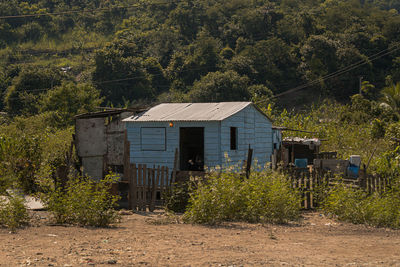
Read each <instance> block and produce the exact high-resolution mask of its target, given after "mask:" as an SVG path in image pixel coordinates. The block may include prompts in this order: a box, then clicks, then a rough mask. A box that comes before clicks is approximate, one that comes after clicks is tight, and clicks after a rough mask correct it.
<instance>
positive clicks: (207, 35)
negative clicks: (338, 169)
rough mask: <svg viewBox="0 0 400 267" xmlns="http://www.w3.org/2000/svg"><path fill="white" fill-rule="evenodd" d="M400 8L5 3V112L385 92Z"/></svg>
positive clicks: (124, 0)
mask: <svg viewBox="0 0 400 267" xmlns="http://www.w3.org/2000/svg"><path fill="white" fill-rule="evenodd" d="M399 10H400V3H398V1H393V0H370V1H368V0H351V1H341V0H334V1H333V0H331V1H322V0H319V1H310V0H283V1H267V0H244V1H243V0H230V1H218V0H207V1H204V0H202V1H197V0H195V1H187V0H181V1H154V0H148V1H131V0H115V1H105V0H96V1H74V0H36V1H29V2H28V1H26V2H24V1H16V0H9V1H2V2H1V3H0V21H1V23H0V48H1V50H0V58H1V61H0V95H1V100H2V101H1V104H0V108H1V109H2V110H3V111H5V112H7V113H8V114H10V115H25V116H26V115H34V114H38V113H40V112H44V111H55V110H57V109H58V108H59V107H60V105H61V106H63V107H64V108H67V107H68V108H69V109H71V112H72V111H77V110H76V109H78V110H79V109H81V110H82V111H84V110H87V109H88V108H90V106H91V105H92V106H93V105H99V104H100V103H101V104H102V105H104V106H105V105H107V106H127V105H132V104H150V103H154V102H158V101H168V102H171V101H230V100H253V101H256V102H260V103H263V104H265V103H267V102H268V101H269V100H270V99H271V96H272V95H274V96H276V100H277V101H278V103H281V106H283V107H286V106H290V107H293V106H298V105H300V104H304V103H306V104H309V103H311V102H315V101H319V100H321V99H324V98H333V99H335V100H337V101H340V102H348V101H349V96H352V95H354V94H356V93H358V92H359V87H360V85H359V84H360V77H362V78H361V79H362V81H364V83H366V87H368V88H367V89H366V90H367V91H368V92H366V94H367V95H368V97H370V98H372V99H378V98H379V97H380V94H379V93H380V90H381V89H383V88H384V87H386V86H388V85H390V84H393V83H395V82H397V81H398V80H399V79H400V51H399V49H400V48H399V47H398V45H399V41H400V40H399V38H400V16H399V14H398V11H399ZM293 89H294V90H293ZM97 92H98V93H97ZM70 97H71V98H72V99H71V98H70ZM58 102H62V103H58ZM74 102H80V103H79V104H77V105H75V106H74V105H72V107H71V106H70V103H74ZM92 102H93V103H92ZM82 103H84V104H86V105H82Z"/></svg>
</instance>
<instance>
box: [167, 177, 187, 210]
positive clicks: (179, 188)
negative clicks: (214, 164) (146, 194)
mask: <svg viewBox="0 0 400 267" xmlns="http://www.w3.org/2000/svg"><path fill="white" fill-rule="evenodd" d="M193 187H194V182H193V181H187V182H180V183H176V184H175V185H174V188H173V190H172V191H169V192H166V193H165V194H164V200H165V209H166V210H167V211H173V212H179V213H183V212H185V211H186V207H187V205H188V204H189V198H190V192H191V191H192V190H193Z"/></svg>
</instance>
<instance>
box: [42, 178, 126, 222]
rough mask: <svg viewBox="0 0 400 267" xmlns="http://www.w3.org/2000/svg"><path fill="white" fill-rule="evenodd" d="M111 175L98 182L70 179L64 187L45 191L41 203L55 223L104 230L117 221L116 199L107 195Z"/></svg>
mask: <svg viewBox="0 0 400 267" xmlns="http://www.w3.org/2000/svg"><path fill="white" fill-rule="evenodd" d="M116 180H117V177H116V176H115V175H107V176H106V177H105V178H104V179H102V180H100V181H98V182H97V181H94V180H93V179H89V178H81V177H80V178H71V179H70V181H69V182H68V185H67V187H66V188H52V189H48V190H47V192H46V193H44V194H42V200H43V201H44V202H45V204H46V207H47V209H48V210H49V211H50V213H51V214H52V215H53V218H54V220H55V222H56V223H58V224H76V225H81V226H95V227H107V226H110V225H112V224H114V223H116V222H118V220H119V215H118V212H117V211H116V210H115V207H116V205H117V201H118V199H119V197H118V196H115V195H113V194H112V193H111V192H110V188H111V184H112V183H114V182H115V181H116Z"/></svg>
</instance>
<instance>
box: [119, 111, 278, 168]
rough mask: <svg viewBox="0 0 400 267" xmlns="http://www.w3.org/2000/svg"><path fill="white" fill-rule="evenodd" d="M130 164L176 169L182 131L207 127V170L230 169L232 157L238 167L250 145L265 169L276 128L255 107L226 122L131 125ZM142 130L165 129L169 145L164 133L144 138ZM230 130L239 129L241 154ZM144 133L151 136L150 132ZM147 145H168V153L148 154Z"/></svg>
mask: <svg viewBox="0 0 400 267" xmlns="http://www.w3.org/2000/svg"><path fill="white" fill-rule="evenodd" d="M126 124H127V125H126V128H127V133H128V141H129V142H130V144H131V147H130V160H131V162H132V163H136V164H147V165H148V166H149V167H151V166H153V165H156V166H157V165H161V166H168V167H169V168H170V170H172V168H173V163H174V153H175V149H176V148H178V149H179V128H180V127H204V164H205V166H207V167H210V168H213V167H215V166H221V165H222V166H223V165H226V162H227V159H226V156H228V158H229V160H230V164H238V163H240V162H242V161H243V160H244V159H245V158H246V154H247V149H248V147H249V145H250V146H251V148H253V150H254V151H253V159H254V160H255V161H257V164H258V165H260V166H264V165H265V164H266V163H267V162H270V158H271V154H272V152H273V135H272V124H271V121H269V119H267V118H266V117H265V116H264V115H262V114H261V113H260V112H259V111H258V110H257V109H255V108H254V107H253V106H248V107H246V108H244V109H243V110H241V111H239V112H238V113H236V114H234V115H233V116H231V117H229V118H227V119H225V120H223V121H198V122H174V126H173V127H170V126H169V122H127V123H126ZM142 127H162V128H165V133H166V136H165V141H164V140H154V139H161V138H162V137H161V136H160V132H163V131H159V130H157V133H156V134H154V135H152V136H150V135H149V137H148V138H147V137H146V136H141V131H142V130H141V128H142ZM230 127H237V135H238V136H237V141H238V142H237V145H238V147H237V150H231V149H230ZM144 132H146V133H148V130H145V131H144ZM143 142H145V143H146V142H147V147H152V145H151V143H153V144H154V148H155V149H160V146H162V145H163V144H165V150H154V151H144V150H142V147H141V143H143Z"/></svg>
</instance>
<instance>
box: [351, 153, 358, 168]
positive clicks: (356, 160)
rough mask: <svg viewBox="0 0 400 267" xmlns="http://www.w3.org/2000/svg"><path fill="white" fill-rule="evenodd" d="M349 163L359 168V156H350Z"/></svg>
mask: <svg viewBox="0 0 400 267" xmlns="http://www.w3.org/2000/svg"><path fill="white" fill-rule="evenodd" d="M349 161H350V164H351V165H354V166H358V167H360V165H361V156H360V155H351V156H350V159H349Z"/></svg>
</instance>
